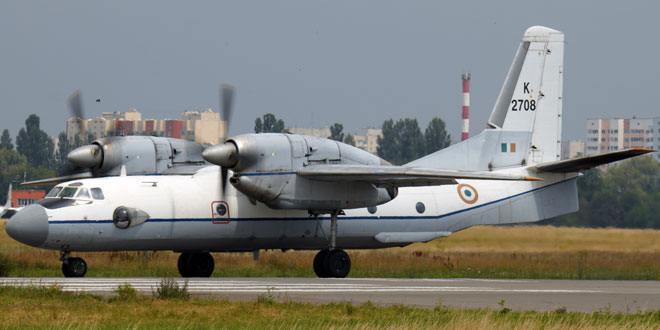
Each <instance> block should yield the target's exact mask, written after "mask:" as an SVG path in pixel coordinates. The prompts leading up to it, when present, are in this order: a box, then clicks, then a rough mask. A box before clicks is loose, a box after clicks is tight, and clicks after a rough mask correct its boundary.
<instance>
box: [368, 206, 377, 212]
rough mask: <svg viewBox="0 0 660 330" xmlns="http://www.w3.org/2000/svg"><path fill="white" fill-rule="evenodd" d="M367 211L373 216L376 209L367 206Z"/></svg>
mask: <svg viewBox="0 0 660 330" xmlns="http://www.w3.org/2000/svg"><path fill="white" fill-rule="evenodd" d="M367 211H369V213H371V214H374V213H376V207H375V206H369V207H367Z"/></svg>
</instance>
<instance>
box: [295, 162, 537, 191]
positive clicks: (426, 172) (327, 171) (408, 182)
mask: <svg viewBox="0 0 660 330" xmlns="http://www.w3.org/2000/svg"><path fill="white" fill-rule="evenodd" d="M296 174H298V175H300V176H302V177H305V178H307V179H310V180H316V181H326V182H342V181H362V182H370V183H374V184H391V185H396V186H398V187H410V186H439V185H447V184H456V183H457V182H456V180H457V179H470V180H512V181H539V180H541V179H538V178H534V177H526V176H519V175H508V174H499V173H492V172H476V171H475V172H468V171H448V170H439V169H433V168H419V167H403V166H374V165H312V166H308V167H305V168H302V169H300V170H298V171H297V172H296Z"/></svg>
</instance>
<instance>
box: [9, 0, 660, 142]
mask: <svg viewBox="0 0 660 330" xmlns="http://www.w3.org/2000/svg"><path fill="white" fill-rule="evenodd" d="M659 7H660V5H658V2H655V1H625V2H624V1H602V0H601V1H583V0H580V1H575V0H569V1H563V0H553V1H541V2H535V1H529V0H527V1H452V2H447V1H396V2H393V1H382V0H374V1H309V0H303V1H116V0H115V1H103V2H101V1H8V0H0V113H1V114H2V116H1V117H0V123H1V125H0V129H2V128H9V129H10V132H11V134H12V136H15V135H16V133H17V132H18V130H19V129H20V127H23V126H24V121H25V119H26V118H27V116H28V115H29V114H30V113H36V114H38V115H39V116H40V117H41V124H42V128H43V129H45V130H46V132H48V134H50V135H53V136H55V135H57V134H58V133H59V132H60V131H64V130H65V120H66V119H67V118H68V111H69V110H68V107H67V104H66V99H67V97H68V95H70V94H71V93H72V92H73V91H74V90H76V89H82V95H83V98H84V102H83V103H84V105H85V112H86V116H87V117H88V118H92V117H96V116H99V115H100V114H101V112H104V111H126V110H128V109H130V108H137V109H138V110H139V111H140V112H142V116H143V119H147V118H173V119H179V118H180V115H181V112H182V111H184V110H203V109H206V108H212V109H213V110H214V111H217V110H218V102H219V101H218V98H219V96H218V87H219V85H220V83H222V82H227V83H231V84H234V85H235V86H236V88H237V95H236V96H237V99H236V101H235V109H234V110H235V112H234V115H233V118H232V123H231V128H230V132H229V133H230V135H235V134H239V133H245V132H251V131H252V130H253V126H254V119H255V118H256V117H257V116H260V115H262V114H264V113H267V112H271V113H274V114H275V115H276V116H277V117H278V118H282V119H284V121H285V122H286V124H287V126H315V127H319V126H324V125H330V124H332V123H335V122H340V123H343V124H344V127H345V131H348V132H359V131H360V129H361V128H363V127H367V126H380V124H382V122H383V121H384V120H385V119H389V118H394V119H398V118H403V117H416V118H417V119H418V120H419V121H420V125H421V126H422V128H424V127H425V126H426V125H427V123H428V121H429V120H430V119H431V118H433V117H434V116H439V117H441V118H443V119H444V120H445V121H446V122H447V124H448V127H449V132H450V133H451V135H452V137H454V138H458V137H459V136H460V130H461V102H462V95H461V80H460V76H461V73H462V72H463V71H469V72H471V73H472V85H471V92H472V93H471V97H472V99H471V110H470V115H471V122H470V123H471V125H470V133H471V134H472V135H474V134H477V133H478V132H480V131H481V130H482V128H483V127H484V125H485V122H486V120H487V118H488V116H489V114H490V111H491V109H492V106H493V104H494V102H495V99H496V97H497V94H498V93H499V90H500V87H501V84H502V82H503V81H504V78H505V75H506V72H507V70H508V67H509V65H510V64H511V61H512V59H513V55H514V53H515V51H516V48H517V47H518V44H519V42H520V39H521V37H522V34H523V32H524V31H525V29H526V28H527V27H529V26H532V25H545V26H548V27H551V28H554V29H558V30H561V31H563V32H564V33H565V34H566V42H567V44H566V48H565V50H566V52H565V70H564V130H563V138H564V139H584V138H585V126H586V123H585V120H586V119H587V118H592V117H632V116H637V117H655V116H660V111H659V109H658V106H657V104H658V102H657V99H658V94H659V91H658V85H659V83H658V77H659V76H660V64H659V62H660V42H659V41H660V28H659V27H658V24H657V15H658V13H660V8H659ZM96 99H101V102H100V103H96V102H94V101H95V100H96Z"/></svg>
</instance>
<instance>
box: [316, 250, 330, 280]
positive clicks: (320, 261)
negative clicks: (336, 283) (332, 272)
mask: <svg viewBox="0 0 660 330" xmlns="http://www.w3.org/2000/svg"><path fill="white" fill-rule="evenodd" d="M328 252H330V251H328V250H321V251H319V253H317V254H316V256H315V257H314V273H316V276H318V277H320V278H326V277H329V276H328V271H327V270H326V268H325V263H324V260H325V256H326V255H327V254H328Z"/></svg>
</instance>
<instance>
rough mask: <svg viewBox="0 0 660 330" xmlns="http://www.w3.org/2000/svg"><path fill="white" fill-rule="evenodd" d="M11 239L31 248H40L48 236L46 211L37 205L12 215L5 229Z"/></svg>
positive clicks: (29, 206)
mask: <svg viewBox="0 0 660 330" xmlns="http://www.w3.org/2000/svg"><path fill="white" fill-rule="evenodd" d="M5 230H6V231H7V235H9V236H10V237H11V238H13V239H15V240H17V241H19V242H21V243H24V244H27V245H31V246H35V247H38V246H41V245H42V244H43V243H44V242H45V241H46V237H47V236H48V215H47V214H46V209H45V208H44V207H43V206H41V205H37V204H32V205H28V206H26V207H25V208H24V209H22V210H20V211H18V213H16V214H14V216H13V217H11V219H9V221H7V227H6V228H5Z"/></svg>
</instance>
